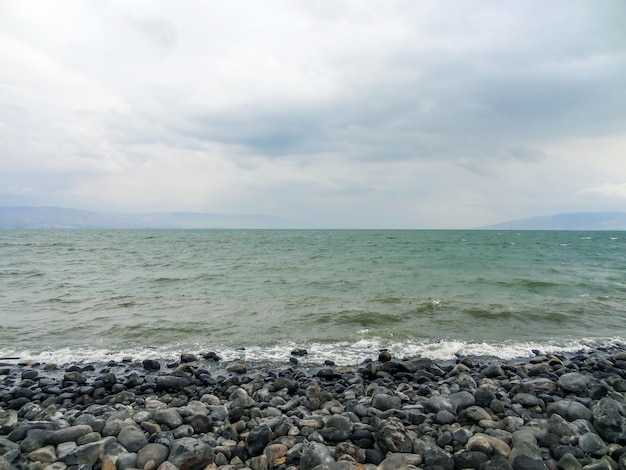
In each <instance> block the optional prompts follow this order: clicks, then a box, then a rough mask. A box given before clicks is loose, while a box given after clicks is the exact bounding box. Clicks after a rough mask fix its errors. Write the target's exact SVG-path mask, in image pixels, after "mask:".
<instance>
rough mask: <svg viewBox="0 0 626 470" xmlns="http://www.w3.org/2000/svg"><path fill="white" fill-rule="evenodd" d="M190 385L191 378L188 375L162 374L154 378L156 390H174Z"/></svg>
mask: <svg viewBox="0 0 626 470" xmlns="http://www.w3.org/2000/svg"><path fill="white" fill-rule="evenodd" d="M190 385H191V379H190V378H188V377H179V376H176V375H164V376H161V377H157V378H156V388H157V390H175V391H180V390H183V389H184V388H185V387H189V386H190Z"/></svg>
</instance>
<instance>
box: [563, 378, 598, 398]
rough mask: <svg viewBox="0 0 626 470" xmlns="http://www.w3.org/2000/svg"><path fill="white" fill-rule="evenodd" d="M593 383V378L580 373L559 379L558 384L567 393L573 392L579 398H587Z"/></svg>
mask: <svg viewBox="0 0 626 470" xmlns="http://www.w3.org/2000/svg"><path fill="white" fill-rule="evenodd" d="M590 383H591V377H589V376H587V375H583V374H581V373H579V372H569V373H567V374H563V375H562V376H560V377H559V380H558V381H557V384H558V385H559V387H561V388H562V389H563V390H565V391H566V392H571V393H573V394H575V395H576V396H579V397H585V396H587V390H588V388H589V384H590Z"/></svg>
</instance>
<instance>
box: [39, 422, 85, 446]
mask: <svg viewBox="0 0 626 470" xmlns="http://www.w3.org/2000/svg"><path fill="white" fill-rule="evenodd" d="M90 432H93V429H92V428H91V426H88V425H86V424H79V425H76V426H70V427H69V428H65V429H59V430H58V431H54V432H52V433H51V434H50V439H49V440H48V442H50V444H54V445H57V444H60V443H61V442H70V441H73V442H76V441H77V440H78V439H79V438H80V437H82V436H84V435H85V434H89V433H90Z"/></svg>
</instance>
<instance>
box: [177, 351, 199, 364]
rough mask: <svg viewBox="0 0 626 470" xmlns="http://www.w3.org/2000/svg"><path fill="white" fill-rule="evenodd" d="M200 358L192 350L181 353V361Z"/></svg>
mask: <svg viewBox="0 0 626 470" xmlns="http://www.w3.org/2000/svg"><path fill="white" fill-rule="evenodd" d="M197 360H198V356H196V355H195V354H193V353H190V352H184V353H181V354H180V362H182V363H186V362H195V361H197Z"/></svg>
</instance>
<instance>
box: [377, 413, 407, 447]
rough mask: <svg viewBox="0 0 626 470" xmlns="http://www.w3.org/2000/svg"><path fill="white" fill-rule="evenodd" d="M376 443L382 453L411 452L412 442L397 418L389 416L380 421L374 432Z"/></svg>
mask: <svg viewBox="0 0 626 470" xmlns="http://www.w3.org/2000/svg"><path fill="white" fill-rule="evenodd" d="M375 439H376V443H377V444H378V447H379V448H380V450H381V451H383V453H387V452H411V451H412V450H413V443H412V442H411V437H410V436H409V434H408V432H407V430H406V428H405V427H404V424H402V421H400V420H399V419H398V418H395V417H391V418H388V419H386V420H385V421H383V422H382V423H380V425H379V426H378V429H377V430H376V433H375Z"/></svg>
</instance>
